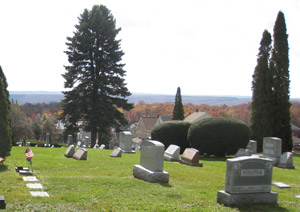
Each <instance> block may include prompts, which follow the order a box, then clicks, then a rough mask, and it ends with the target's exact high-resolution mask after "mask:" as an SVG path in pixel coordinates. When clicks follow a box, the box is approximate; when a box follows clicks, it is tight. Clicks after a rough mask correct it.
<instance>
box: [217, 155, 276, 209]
mask: <svg viewBox="0 0 300 212" xmlns="http://www.w3.org/2000/svg"><path fill="white" fill-rule="evenodd" d="M272 174H273V161H272V159H270V158H260V157H256V156H244V157H238V158H233V159H227V166H226V182H225V190H224V191H218V195H217V202H218V203H220V204H225V205H227V206H233V205H241V204H274V203H276V202H277V199H278V193H276V192H272V191H271V184H272Z"/></svg>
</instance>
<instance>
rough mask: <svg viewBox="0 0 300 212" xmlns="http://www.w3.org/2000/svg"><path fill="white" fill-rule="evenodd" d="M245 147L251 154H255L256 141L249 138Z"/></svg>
mask: <svg viewBox="0 0 300 212" xmlns="http://www.w3.org/2000/svg"><path fill="white" fill-rule="evenodd" d="M246 149H247V150H249V151H250V152H251V153H252V154H256V153H257V142H256V141H254V140H250V141H249V143H248V145H247V147H246Z"/></svg>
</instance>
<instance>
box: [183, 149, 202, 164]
mask: <svg viewBox="0 0 300 212" xmlns="http://www.w3.org/2000/svg"><path fill="white" fill-rule="evenodd" d="M179 162H180V163H182V164H186V165H190V166H199V167H202V166H203V164H202V163H199V151H198V150H197V149H194V148H186V149H185V150H184V152H183V154H182V155H181V159H180V161H179Z"/></svg>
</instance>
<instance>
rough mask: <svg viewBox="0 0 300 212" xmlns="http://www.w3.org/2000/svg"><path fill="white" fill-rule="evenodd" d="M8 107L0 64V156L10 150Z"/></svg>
mask: <svg viewBox="0 0 300 212" xmlns="http://www.w3.org/2000/svg"><path fill="white" fill-rule="evenodd" d="M9 116H10V108H9V96H8V90H7V82H6V78H5V75H4V73H3V71H2V68H1V66H0V117H1V118H0V157H3V158H5V157H6V156H9V155H10V150H11V129H10V118H9Z"/></svg>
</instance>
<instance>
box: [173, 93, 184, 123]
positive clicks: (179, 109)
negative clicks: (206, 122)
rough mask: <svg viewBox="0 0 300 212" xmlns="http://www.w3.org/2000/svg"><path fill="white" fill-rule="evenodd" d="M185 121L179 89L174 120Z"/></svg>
mask: <svg viewBox="0 0 300 212" xmlns="http://www.w3.org/2000/svg"><path fill="white" fill-rule="evenodd" d="M183 119H184V109H183V105H182V99H181V91H180V87H178V88H177V92H176V96H175V105H174V109H173V120H183Z"/></svg>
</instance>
